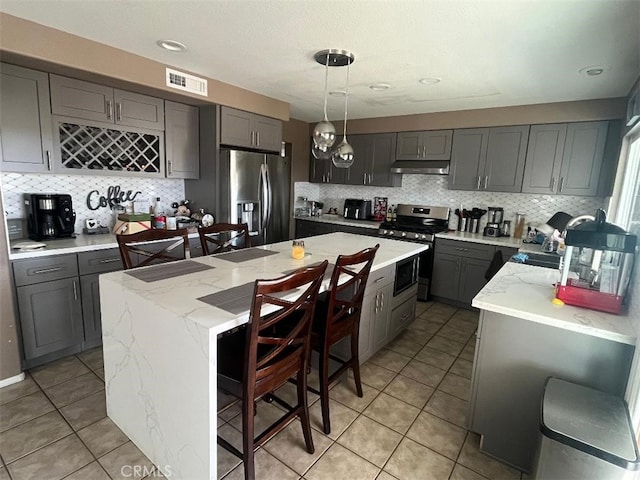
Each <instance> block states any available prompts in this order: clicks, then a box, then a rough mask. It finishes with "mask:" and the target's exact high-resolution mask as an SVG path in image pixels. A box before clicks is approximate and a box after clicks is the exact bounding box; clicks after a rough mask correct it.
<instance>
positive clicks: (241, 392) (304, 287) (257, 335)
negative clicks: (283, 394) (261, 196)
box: [218, 260, 328, 480]
mask: <svg viewBox="0 0 640 480" xmlns="http://www.w3.org/2000/svg"><path fill="white" fill-rule="evenodd" d="M327 264H328V262H327V261H326V260H325V261H324V262H322V263H321V264H320V265H317V266H313V267H307V268H302V269H299V270H296V271H295V272H293V273H291V274H289V275H287V276H284V277H281V278H276V279H274V280H256V283H255V287H254V296H253V303H252V305H251V310H250V312H249V323H248V324H247V328H246V329H241V330H239V331H237V332H235V333H231V334H229V335H224V336H222V337H220V338H219V339H218V388H220V389H221V390H223V391H225V392H228V393H230V394H232V395H234V396H236V397H239V398H241V399H242V446H243V451H242V452H240V451H239V450H238V449H236V448H235V447H233V446H232V445H231V444H229V442H227V441H226V440H224V439H223V438H221V437H220V436H218V443H219V444H220V445H221V446H222V447H223V448H225V449H227V450H228V451H230V452H231V453H233V454H234V455H236V456H237V457H239V458H241V459H242V461H243V462H244V478H245V479H247V480H249V479H251V480H253V479H254V478H255V466H254V452H255V450H256V448H258V447H259V446H261V445H263V444H264V443H265V442H267V441H268V440H269V439H270V438H271V437H273V436H274V435H275V434H276V433H278V432H279V431H280V430H282V429H283V428H284V427H285V426H287V424H288V423H289V421H290V420H291V419H292V418H293V417H295V416H299V417H300V420H301V421H302V432H303V434H304V440H305V444H306V447H307V451H308V452H309V453H313V452H314V446H313V439H312V438H311V425H310V423H309V408H308V405H307V365H308V359H309V341H310V332H311V322H312V318H313V312H314V307H315V302H316V299H317V297H318V291H319V289H320V284H321V283H322V278H323V276H324V272H325V270H326V269H327ZM287 293H289V294H295V295H296V297H295V298H294V299H291V300H285V299H284V298H282V297H283V296H284V295H285V294H287ZM293 376H295V377H296V380H297V385H298V388H297V391H298V403H297V405H295V406H293V407H292V406H291V405H289V404H288V403H287V402H285V401H284V400H282V399H280V398H278V397H277V396H276V395H274V394H272V392H273V391H274V390H277V389H278V388H279V387H281V386H282V385H284V384H285V383H287V381H288V380H289V378H291V377H293ZM267 395H269V399H270V400H271V399H272V400H273V401H275V402H277V403H278V404H280V405H281V406H283V407H284V408H285V409H286V410H287V412H286V413H285V414H284V415H283V416H282V418H280V419H279V420H277V421H276V422H275V423H273V424H272V425H271V426H270V427H268V428H267V429H266V430H265V431H264V432H262V433H260V434H259V435H257V436H255V432H254V414H255V408H256V407H255V402H256V401H257V400H259V399H260V398H262V397H263V396H267Z"/></svg>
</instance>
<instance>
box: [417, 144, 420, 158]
mask: <svg viewBox="0 0 640 480" xmlns="http://www.w3.org/2000/svg"><path fill="white" fill-rule="evenodd" d="M416 157H418V158H420V144H418V148H417V149H416Z"/></svg>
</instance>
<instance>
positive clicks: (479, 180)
mask: <svg viewBox="0 0 640 480" xmlns="http://www.w3.org/2000/svg"><path fill="white" fill-rule="evenodd" d="M481 181H482V177H481V176H480V175H478V182H477V183H476V190H480V182H481Z"/></svg>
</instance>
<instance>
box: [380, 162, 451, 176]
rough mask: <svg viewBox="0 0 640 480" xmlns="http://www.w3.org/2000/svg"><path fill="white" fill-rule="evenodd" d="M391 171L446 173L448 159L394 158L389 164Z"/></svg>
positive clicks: (423, 173)
mask: <svg viewBox="0 0 640 480" xmlns="http://www.w3.org/2000/svg"><path fill="white" fill-rule="evenodd" d="M391 173H404V174H407V173H413V174H422V175H448V174H449V161H448V160H396V161H395V162H393V163H392V164H391Z"/></svg>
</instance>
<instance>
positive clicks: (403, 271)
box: [393, 255, 419, 297]
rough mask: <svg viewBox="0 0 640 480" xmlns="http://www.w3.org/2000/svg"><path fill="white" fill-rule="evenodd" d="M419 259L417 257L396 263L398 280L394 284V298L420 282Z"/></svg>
mask: <svg viewBox="0 0 640 480" xmlns="http://www.w3.org/2000/svg"><path fill="white" fill-rule="evenodd" d="M418 259H419V257H418V255H415V256H413V257H410V258H405V259H404V260H400V261H399V262H397V263H396V279H395V282H394V284H393V296H394V297H395V296H396V295H398V294H399V293H402V292H404V291H405V290H406V289H408V288H410V287H412V286H413V285H415V284H416V282H417V281H418V268H419V260H418Z"/></svg>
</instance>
